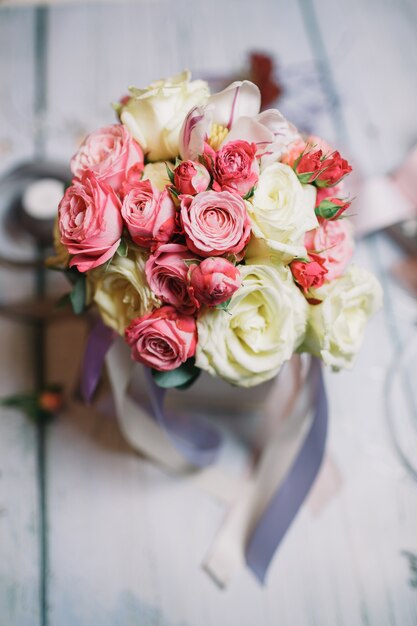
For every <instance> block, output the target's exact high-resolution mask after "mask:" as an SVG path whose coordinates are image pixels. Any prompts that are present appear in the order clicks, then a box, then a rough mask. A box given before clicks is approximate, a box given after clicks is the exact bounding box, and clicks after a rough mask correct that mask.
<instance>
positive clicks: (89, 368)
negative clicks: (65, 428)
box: [80, 320, 116, 404]
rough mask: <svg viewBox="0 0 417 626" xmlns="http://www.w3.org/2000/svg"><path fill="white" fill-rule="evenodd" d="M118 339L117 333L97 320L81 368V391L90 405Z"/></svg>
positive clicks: (89, 337)
mask: <svg viewBox="0 0 417 626" xmlns="http://www.w3.org/2000/svg"><path fill="white" fill-rule="evenodd" d="M115 338H116V333H115V332H114V331H113V330H112V329H111V328H109V327H108V326H106V325H105V324H103V322H102V321H101V320H97V321H96V322H95V324H94V326H93V328H92V329H91V331H90V334H89V336H88V339H87V345H86V348H85V352H84V359H83V363H82V366H81V384H80V391H81V395H82V398H83V400H84V402H85V403H86V404H90V403H91V400H92V398H93V396H94V393H95V391H96V389H97V386H98V383H99V382H100V378H101V375H102V372H103V367H104V360H105V358H106V354H107V352H108V350H109V348H110V346H111V344H112V343H113V341H114V339H115Z"/></svg>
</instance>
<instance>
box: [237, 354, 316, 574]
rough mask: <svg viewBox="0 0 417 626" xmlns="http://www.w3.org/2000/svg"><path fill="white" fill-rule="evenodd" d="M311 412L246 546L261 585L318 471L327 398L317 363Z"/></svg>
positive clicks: (251, 566)
mask: <svg viewBox="0 0 417 626" xmlns="http://www.w3.org/2000/svg"><path fill="white" fill-rule="evenodd" d="M310 372H311V376H312V385H313V388H314V389H315V400H314V403H315V412H314V417H313V421H312V424H311V427H310V430H309V433H308V435H307V437H306V439H305V441H304V443H303V445H302V448H301V450H300V452H299V453H298V455H297V457H296V458H295V461H294V462H293V465H292V466H291V468H290V469H289V471H288V473H287V475H286V477H285V479H284V481H283V482H282V483H281V485H280V487H279V488H278V489H277V491H276V492H275V494H274V495H273V497H272V499H271V501H270V502H269V504H268V506H267V508H266V510H265V511H264V513H263V514H262V516H261V518H260V520H259V521H258V523H257V525H256V527H255V529H254V531H253V532H252V535H251V537H250V539H249V542H248V545H247V547H246V563H247V565H248V566H249V567H250V569H251V570H252V572H253V573H254V574H255V576H256V577H257V579H258V580H259V581H260V582H261V583H262V584H263V583H264V582H265V576H266V572H267V570H268V567H269V564H270V562H271V560H272V558H273V556H274V554H275V552H276V550H277V548H278V546H279V544H280V543H281V541H282V539H283V538H284V535H285V533H286V532H287V530H288V528H289V527H290V526H291V524H292V522H293V520H294V518H295V517H296V515H297V513H298V511H299V509H300V507H301V505H302V504H303V502H304V500H305V498H306V497H307V494H308V492H309V491H310V488H311V486H312V485H313V483H314V481H315V479H316V476H317V474H318V471H319V469H320V466H321V463H322V460H323V456H324V449H325V444H326V436H327V420H328V409H327V398H326V390H325V388H324V381H323V374H322V370H321V365H320V361H319V360H318V359H313V361H312V364H311V370H310Z"/></svg>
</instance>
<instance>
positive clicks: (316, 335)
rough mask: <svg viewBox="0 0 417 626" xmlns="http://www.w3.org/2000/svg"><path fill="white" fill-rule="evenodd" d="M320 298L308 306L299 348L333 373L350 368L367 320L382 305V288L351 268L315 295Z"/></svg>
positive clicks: (360, 269)
mask: <svg viewBox="0 0 417 626" xmlns="http://www.w3.org/2000/svg"><path fill="white" fill-rule="evenodd" d="M315 293H316V294H317V296H318V297H319V298H324V299H323V302H322V303H321V304H318V305H311V306H310V307H309V319H308V326H307V335H306V340H305V343H304V345H303V349H305V350H307V351H308V352H311V353H312V354H315V355H316V356H319V357H321V358H322V359H323V361H324V362H325V363H326V365H331V366H332V368H333V369H334V370H338V369H340V368H342V367H351V366H352V364H353V360H354V358H355V356H356V354H357V353H358V351H359V348H360V347H361V344H362V340H363V335H364V331H365V325H366V322H367V320H368V318H369V317H370V316H371V315H373V314H374V313H375V312H376V311H377V310H378V309H379V308H380V307H381V305H382V289H381V286H380V284H379V282H378V281H377V279H376V278H375V276H373V274H371V273H370V272H368V271H366V270H364V269H362V268H360V267H357V266H355V265H352V266H351V267H350V268H349V270H348V271H347V272H346V274H345V275H344V276H341V277H340V278H337V279H335V280H333V281H332V282H330V283H328V284H326V285H324V286H323V287H321V288H320V289H318V290H316V292H315Z"/></svg>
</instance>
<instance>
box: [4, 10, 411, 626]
mask: <svg viewBox="0 0 417 626" xmlns="http://www.w3.org/2000/svg"><path fill="white" fill-rule="evenodd" d="M60 4H61V3H60V2H56V3H55V4H51V5H50V7H49V8H48V9H47V10H45V9H39V8H35V7H30V6H26V7H24V6H22V7H20V6H19V7H16V6H15V7H13V6H10V7H9V8H2V9H0V169H1V171H2V172H3V171H5V170H6V169H7V168H8V167H10V166H12V165H13V164H15V163H17V162H19V161H20V160H22V159H32V158H38V157H45V156H46V157H48V158H51V159H53V160H57V161H59V160H61V161H63V162H64V163H65V162H66V161H67V160H68V157H69V156H70V155H71V154H72V152H73V151H74V149H75V147H76V145H77V142H78V141H79V139H80V137H81V136H82V135H83V134H85V133H86V132H88V131H90V130H92V129H94V128H96V127H98V126H99V125H100V124H104V123H107V122H110V121H111V120H112V119H113V116H112V111H111V109H110V107H109V103H110V102H113V101H115V100H116V99H117V98H118V97H119V95H120V94H123V93H124V92H125V90H126V87H127V86H128V85H130V84H136V85H140V86H142V85H145V84H147V83H148V82H150V81H152V80H154V79H155V78H158V77H160V76H167V75H170V74H173V73H176V72H178V71H180V70H181V69H182V68H184V67H189V68H190V69H191V70H192V71H193V73H194V75H195V76H197V75H201V74H204V75H217V74H219V73H221V74H223V73H225V74H228V73H230V74H233V73H234V72H236V70H237V69H238V68H239V67H240V66H241V65H242V64H243V63H244V60H245V57H246V54H247V51H248V50H251V49H262V50H266V51H268V52H270V53H272V54H273V55H274V56H275V57H276V58H277V59H278V61H279V68H280V72H281V77H282V79H283V81H284V84H285V86H286V92H285V96H284V98H283V100H282V104H281V109H282V111H283V112H284V113H287V114H288V115H289V116H291V117H292V119H294V121H295V122H296V123H298V124H299V123H304V124H306V125H307V126H309V128H310V129H311V130H314V131H315V132H316V133H317V134H321V135H322V136H324V137H326V138H327V139H328V140H329V141H331V142H334V143H335V144H336V145H338V146H344V148H345V149H346V150H347V151H348V153H349V154H350V156H351V158H352V160H353V161H354V163H355V165H356V167H357V168H358V170H360V172H361V175H362V176H365V177H366V176H368V175H374V174H379V173H380V174H383V173H386V172H388V171H390V170H391V169H392V168H395V167H397V166H398V165H399V164H400V163H401V161H402V160H403V158H404V157H405V155H406V153H407V151H408V150H409V149H410V148H411V147H412V145H413V144H414V143H415V141H416V139H417V116H416V112H417V3H416V2H415V0H366V1H365V0H350V1H349V2H348V3H347V2H341V1H340V0H299V2H288V1H285V0H258V1H257V2H255V0H211V1H210V2H203V1H202V0H195V1H194V2H191V0H188V1H187V0H177V1H176V2H175V3H174V2H172V1H170V0H142V1H138V2H135V3H131V4H123V3H117V4H116V3H114V4H106V3H105V4H93V3H86V4H82V5H81V4H73V5H70V4H68V5H67V4H64V3H62V5H61V6H58V5H60ZM42 36H44V37H45V39H44V40H43V42H44V43H45V42H46V52H47V57H46V71H45V72H44V73H42V72H41V71H40V66H41V60H42V59H41V57H42V49H43V48H44V51H45V46H42ZM400 258H401V253H400V252H399V250H398V249H397V248H396V247H395V246H394V245H393V244H392V243H390V241H389V240H388V239H387V238H386V237H385V236H384V235H382V234H377V235H373V236H371V237H368V238H367V239H365V240H362V241H361V242H359V244H358V247H357V253H356V260H357V261H358V262H359V263H361V264H362V265H365V266H366V267H368V268H371V269H372V270H373V271H375V272H376V273H377V274H378V276H379V278H380V280H381V282H382V283H383V286H384V290H385V307H384V311H383V312H381V313H380V314H379V315H378V316H377V317H376V318H375V319H374V321H373V322H372V323H371V325H370V326H369V328H368V331H367V334H366V340H365V344H364V347H363V350H362V352H361V354H360V355H359V357H358V360H357V362H356V365H355V367H354V368H353V370H352V371H349V372H343V373H340V374H337V375H335V374H330V373H326V382H327V389H328V394H329V401H330V419H331V421H330V434H329V441H328V459H329V460H328V468H329V467H331V468H332V469H331V470H329V469H328V471H329V472H330V473H331V474H332V476H333V477H334V476H339V478H340V480H339V483H340V484H339V485H338V488H337V491H336V493H334V494H333V495H332V497H331V498H329V499H328V501H327V502H326V503H325V505H323V506H321V507H320V508H319V510H318V511H317V507H314V506H313V503H312V501H311V500H310V501H308V502H307V503H306V504H305V506H304V507H303V509H302V511H301V512H300V514H299V515H298V517H297V518H296V520H295V522H294V524H293V525H292V527H291V529H290V531H289V532H288V534H287V536H286V538H285V540H284V543H283V545H282V547H281V548H280V550H279V552H278V554H277V555H276V558H275V559H274V561H273V564H272V567H271V570H270V572H269V576H268V581H267V585H266V587H265V588H261V587H260V586H259V585H258V584H257V582H256V581H255V579H254V578H253V576H252V575H251V574H250V572H248V571H242V572H240V573H239V574H238V575H237V576H236V577H235V578H234V579H233V581H232V583H231V585H230V587H229V588H228V589H227V590H225V591H221V590H219V589H218V588H217V587H216V586H215V585H214V584H213V582H212V581H211V579H210V578H209V577H208V576H207V575H206V574H205V573H204V571H203V570H202V569H201V562H202V560H203V558H204V557H205V556H206V553H207V550H208V548H209V546H210V544H211V541H212V539H213V537H214V536H215V534H216V531H217V529H218V527H219V525H220V523H221V520H222V518H223V515H224V510H223V508H222V507H221V506H220V505H219V504H218V503H217V502H216V501H214V500H213V499H211V498H210V497H209V496H208V495H206V494H205V493H204V492H202V491H200V490H199V489H198V488H197V487H196V486H194V485H193V484H192V483H190V481H187V480H184V479H181V478H178V477H175V476H168V475H166V473H164V472H162V471H161V470H160V469H159V468H158V467H155V466H154V465H152V464H151V463H150V462H148V461H146V460H144V459H142V458H139V457H138V456H137V455H135V454H134V453H133V451H132V450H131V449H130V448H129V446H128V445H127V444H126V443H125V442H124V441H123V439H122V437H121V435H120V433H119V431H118V430H117V427H116V425H115V423H114V421H112V420H111V419H110V418H108V417H107V418H106V417H102V416H99V415H97V414H95V413H94V412H93V411H89V410H81V409H80V410H77V411H75V410H74V408H73V407H72V410H70V408H71V407H70V408H69V409H67V410H66V411H64V412H63V414H62V415H61V416H59V418H58V419H57V420H56V421H55V422H54V423H53V424H52V425H51V427H50V429H49V432H48V437H47V447H46V483H47V527H46V533H47V546H48V571H47V607H46V608H47V618H48V620H47V622H46V621H45V620H44V619H43V617H42V607H41V606H40V599H39V581H40V577H41V575H42V572H41V571H40V555H39V545H40V544H39V536H40V528H39V510H38V475H37V440H36V438H37V433H36V429H35V428H34V427H33V425H32V424H31V423H29V422H28V420H27V419H25V417H24V416H22V415H21V414H20V413H19V412H18V411H10V410H8V411H6V410H1V418H0V626H45V624H46V623H48V624H50V626H129V625H132V626H133V625H135V626H147V625H149V626H150V625H155V626H156V625H160V626H278V625H279V626H307V625H308V626H310V625H315V626H357V625H359V624H361V625H364V626H365V625H367V626H394V625H396V626H412V625H416V624H417V588H415V587H413V586H412V585H411V584H410V577H411V576H412V573H411V571H410V568H409V562H408V560H407V558H406V557H405V556H404V555H403V554H402V551H410V552H412V553H417V484H416V483H415V482H413V481H412V479H411V478H410V477H409V476H408V475H407V473H406V472H405V470H404V468H403V466H402V465H401V463H400V461H399V459H398V457H397V455H396V453H395V451H394V449H393V445H392V441H391V439H390V435H389V431H388V428H387V424H386V419H385V412H384V408H385V402H384V389H385V385H386V376H387V371H388V368H389V366H390V364H391V361H392V359H393V357H394V355H395V354H396V351H398V350H399V349H401V347H402V346H404V345H405V344H406V343H408V341H409V340H410V337H412V336H413V324H414V322H415V319H416V315H417V306H416V302H415V300H413V299H412V298H411V297H410V296H409V295H408V294H407V293H406V292H405V291H404V290H403V289H402V288H401V287H400V286H399V285H398V284H396V282H395V281H394V280H393V279H392V277H391V274H390V268H391V267H392V264H393V263H395V262H396V261H398V260H399V259H400ZM0 289H1V294H2V297H5V296H7V297H12V296H13V297H18V296H19V295H22V296H23V295H24V294H25V292H27V290H28V289H30V282H29V278H28V277H26V276H25V277H21V278H19V279H16V277H15V276H12V275H11V273H9V272H6V271H5V270H1V272H0ZM63 334H64V335H66V334H67V335H68V336H69V337H71V338H74V339H73V340H74V342H75V341H78V343H80V342H81V341H82V337H83V331H82V329H81V330H80V329H79V328H78V326H77V328H75V326H74V322H71V321H70V322H68V321H66V322H60V323H59V324H58V323H57V324H55V325H54V326H52V327H51V329H50V332H49V334H48V342H49V346H50V350H49V352H50V359H49V365H48V366H49V371H50V375H51V377H56V375H57V373H58V370H59V371H60V372H61V375H62V372H65V374H66V375H67V376H68V379H71V377H72V378H74V377H75V376H76V367H77V359H76V357H75V356H74V354H72V353H71V351H70V350H68V349H64V347H63V345H62V344H61V342H60V340H59V337H62V335H63ZM414 335H415V329H414ZM71 341H72V339H71ZM67 344H68V342H67ZM0 345H1V351H0V364H1V376H0V394H2V395H4V394H9V393H12V392H15V391H19V390H22V389H27V388H29V387H30V386H31V384H32V374H31V371H32V369H31V362H32V361H31V358H32V357H31V340H30V333H29V331H28V329H25V328H23V327H22V326H21V325H19V324H18V323H16V322H15V321H5V320H4V319H1V320H0ZM416 373H417V372H414V375H415V374H416ZM399 402H400V398H399ZM416 454H417V450H416ZM44 608H45V607H44ZM42 622H43V623H42Z"/></svg>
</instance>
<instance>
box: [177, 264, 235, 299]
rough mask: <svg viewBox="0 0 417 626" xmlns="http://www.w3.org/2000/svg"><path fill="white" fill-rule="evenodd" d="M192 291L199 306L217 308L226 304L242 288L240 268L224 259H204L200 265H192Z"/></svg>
mask: <svg viewBox="0 0 417 626" xmlns="http://www.w3.org/2000/svg"><path fill="white" fill-rule="evenodd" d="M189 280H190V290H192V292H193V296H194V298H195V299H196V300H197V301H198V303H199V304H207V306H216V305H218V304H221V303H222V302H226V300H228V299H229V298H231V297H232V295H233V294H234V293H235V291H237V290H238V289H239V287H240V284H241V280H240V272H239V270H238V268H237V267H236V266H235V265H233V263H230V261H228V260H227V259H223V258H222V257H216V258H209V259H204V261H202V262H201V263H200V265H191V266H190V271H189Z"/></svg>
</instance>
